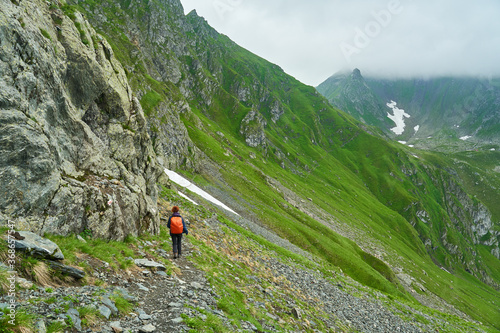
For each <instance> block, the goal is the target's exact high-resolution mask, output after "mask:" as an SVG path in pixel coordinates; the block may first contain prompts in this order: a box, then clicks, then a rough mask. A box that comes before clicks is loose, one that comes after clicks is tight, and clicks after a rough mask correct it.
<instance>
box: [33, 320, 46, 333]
mask: <svg viewBox="0 0 500 333" xmlns="http://www.w3.org/2000/svg"><path fill="white" fill-rule="evenodd" d="M35 331H36V332H38V333H46V332H47V328H46V327H45V322H44V321H43V320H42V319H40V320H38V321H37V322H36V323H35Z"/></svg>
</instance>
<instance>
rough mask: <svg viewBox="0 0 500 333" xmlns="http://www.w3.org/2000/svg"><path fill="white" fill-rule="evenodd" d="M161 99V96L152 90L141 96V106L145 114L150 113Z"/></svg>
mask: <svg viewBox="0 0 500 333" xmlns="http://www.w3.org/2000/svg"><path fill="white" fill-rule="evenodd" d="M162 100H163V97H162V96H161V95H160V94H159V93H157V92H156V91H154V90H150V91H148V92H147V93H146V94H144V96H142V98H141V101H140V102H141V106H142V109H143V110H144V114H145V115H150V114H151V112H153V110H154V109H155V108H156V106H157V105H158V104H160V102H161V101H162Z"/></svg>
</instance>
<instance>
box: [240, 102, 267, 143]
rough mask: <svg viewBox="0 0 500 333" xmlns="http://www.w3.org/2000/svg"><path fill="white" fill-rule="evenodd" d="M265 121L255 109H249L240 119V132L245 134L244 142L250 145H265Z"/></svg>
mask: <svg viewBox="0 0 500 333" xmlns="http://www.w3.org/2000/svg"><path fill="white" fill-rule="evenodd" d="M266 126H267V121H266V120H265V119H264V117H263V116H262V115H261V114H260V113H259V112H257V111H255V110H250V112H248V113H247V115H246V116H245V118H243V120H242V121H241V126H240V133H241V134H242V135H244V136H245V142H246V143H247V145H249V146H250V147H258V146H265V145H266V142H267V139H266V134H265V132H264V128H265V127H266Z"/></svg>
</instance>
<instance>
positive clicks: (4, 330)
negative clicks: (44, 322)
mask: <svg viewBox="0 0 500 333" xmlns="http://www.w3.org/2000/svg"><path fill="white" fill-rule="evenodd" d="M0 311H1V312H3V313H5V314H7V315H5V316H2V317H1V318H0V333H22V332H26V331H27V330H32V329H33V321H34V320H35V316H34V315H32V314H29V313H27V312H25V311H24V310H20V309H16V311H15V313H13V316H12V317H11V316H9V315H8V314H11V312H10V310H9V308H5V309H0Z"/></svg>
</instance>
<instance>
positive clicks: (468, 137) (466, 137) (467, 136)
mask: <svg viewBox="0 0 500 333" xmlns="http://www.w3.org/2000/svg"><path fill="white" fill-rule="evenodd" d="M470 138H472V136H470V135H466V136H463V137H461V138H460V140H463V141H465V140H467V139H470Z"/></svg>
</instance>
